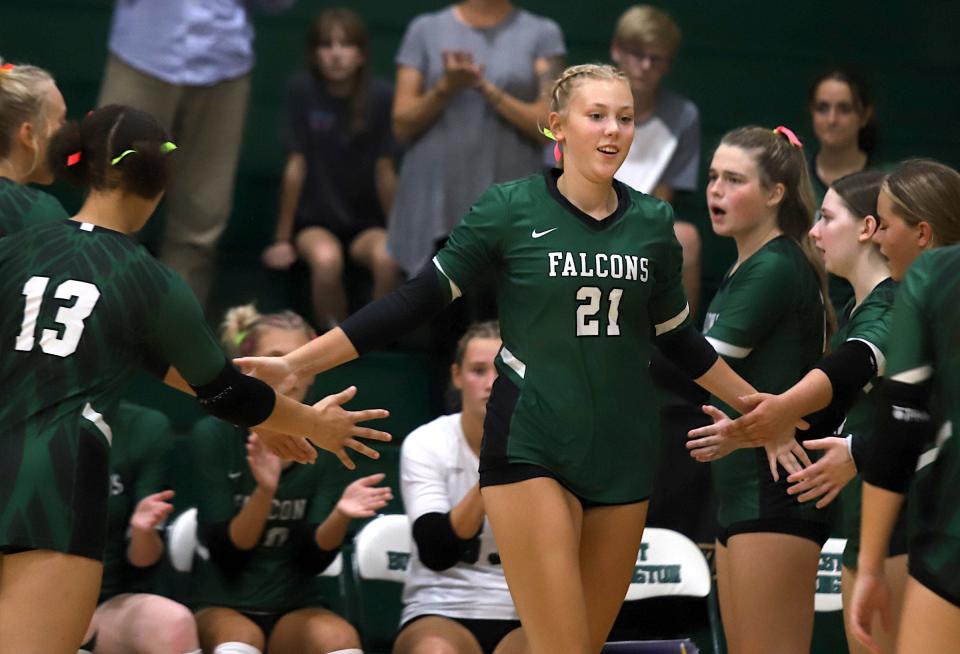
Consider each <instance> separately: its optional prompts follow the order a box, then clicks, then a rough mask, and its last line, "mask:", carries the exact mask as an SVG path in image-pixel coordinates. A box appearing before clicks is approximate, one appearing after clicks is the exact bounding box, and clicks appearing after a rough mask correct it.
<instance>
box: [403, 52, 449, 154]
mask: <svg viewBox="0 0 960 654" xmlns="http://www.w3.org/2000/svg"><path fill="white" fill-rule="evenodd" d="M451 95H452V90H451V89H450V88H449V86H448V85H447V83H446V81H445V79H444V78H440V81H439V82H437V85H436V86H434V87H433V88H431V89H428V90H427V91H424V90H423V75H422V74H421V73H420V71H419V70H417V69H416V68H411V67H409V66H398V67H397V83H396V89H395V91H394V96H393V133H394V136H396V137H397V140H398V141H399V142H400V143H410V142H411V141H413V140H414V139H416V138H417V137H418V136H420V135H421V134H422V133H423V132H425V131H427V129H428V128H429V127H430V126H431V125H433V123H435V122H436V120H437V118H438V117H439V116H440V114H441V113H442V112H443V110H444V109H446V107H447V102H448V101H449V100H450V97H451Z"/></svg>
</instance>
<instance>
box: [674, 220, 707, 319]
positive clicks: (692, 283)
mask: <svg viewBox="0 0 960 654" xmlns="http://www.w3.org/2000/svg"><path fill="white" fill-rule="evenodd" d="M673 233H674V234H676V235H677V240H678V241H680V247H681V249H682V250H683V269H682V273H681V274H682V276H683V288H684V290H685V291H686V292H687V302H689V303H690V314H691V315H696V313H697V309H698V308H699V304H700V272H701V271H700V250H701V241H700V233H699V232H698V231H697V228H696V227H694V226H693V225H692V224H691V223H688V222H684V221H681V220H678V221H676V222H674V223H673Z"/></svg>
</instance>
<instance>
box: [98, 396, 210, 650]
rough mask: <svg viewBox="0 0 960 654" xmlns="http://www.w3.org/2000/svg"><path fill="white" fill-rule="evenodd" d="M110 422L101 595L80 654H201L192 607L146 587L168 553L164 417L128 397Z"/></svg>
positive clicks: (168, 443)
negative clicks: (163, 532) (111, 437)
mask: <svg viewBox="0 0 960 654" xmlns="http://www.w3.org/2000/svg"><path fill="white" fill-rule="evenodd" d="M110 426H111V428H112V430H113V433H114V434H117V435H118V438H116V439H114V440H113V441H112V445H111V448H110V500H109V503H108V505H107V510H108V514H109V515H108V523H107V539H106V553H105V555H104V561H103V582H102V584H101V587H100V600H99V603H98V606H97V610H96V612H95V613H94V614H93V620H91V622H90V628H89V629H88V630H87V635H86V637H85V638H84V639H83V640H84V645H83V646H82V647H81V648H80V651H81V652H92V653H93V654H123V653H125V652H140V653H141V654H184V653H185V652H188V653H191V654H199V652H200V650H199V649H198V648H199V647H200V645H199V644H198V642H197V625H196V623H195V622H194V620H193V614H192V613H191V612H190V609H188V608H187V607H185V606H183V605H182V604H179V603H177V602H174V601H173V600H171V599H168V598H166V597H161V596H160V595H155V594H152V593H149V592H147V591H148V590H149V589H150V588H151V587H152V585H153V584H152V582H153V573H154V571H155V570H156V567H157V563H158V562H159V561H160V558H161V557H162V556H163V551H164V544H163V539H162V538H161V537H160V533H159V532H158V529H160V528H161V527H162V526H163V523H164V521H165V520H166V518H167V516H168V515H170V512H171V511H172V510H173V505H172V504H170V500H171V499H172V498H173V491H172V490H170V482H169V476H168V472H169V469H168V468H167V466H166V462H167V457H168V455H169V453H170V450H171V449H172V447H173V432H172V430H171V427H170V421H169V420H168V419H167V417H166V416H165V415H163V414H162V413H160V412H159V411H154V410H153V409H147V408H144V407H140V406H137V405H135V404H129V403H127V402H123V403H121V404H120V408H119V410H118V411H117V413H116V415H115V417H114V419H113V420H111V423H110Z"/></svg>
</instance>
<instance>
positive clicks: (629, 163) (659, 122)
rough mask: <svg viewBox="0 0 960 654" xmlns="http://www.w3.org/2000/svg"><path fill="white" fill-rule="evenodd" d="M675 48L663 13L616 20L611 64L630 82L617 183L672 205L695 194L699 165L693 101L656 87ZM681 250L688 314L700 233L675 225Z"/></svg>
mask: <svg viewBox="0 0 960 654" xmlns="http://www.w3.org/2000/svg"><path fill="white" fill-rule="evenodd" d="M679 47H680V28H679V27H677V24H676V23H675V22H674V20H673V19H672V18H671V17H670V16H669V15H667V14H666V13H664V12H663V11H661V10H659V9H657V8H655V7H651V6H650V5H635V6H633V7H631V8H629V9H627V10H626V11H625V12H623V14H621V16H620V18H619V19H618V20H617V26H616V29H615V30H614V33H613V43H612V44H611V45H610V56H611V58H612V59H613V61H614V63H616V64H617V66H619V67H620V69H621V70H623V72H624V73H626V75H627V77H629V78H630V90H631V91H632V92H633V108H634V122H635V123H636V128H635V130H634V133H633V145H631V147H630V152H629V153H628V154H627V159H626V161H624V162H623V165H622V166H620V170H618V171H617V174H616V178H617V179H619V180H620V181H621V182H623V183H624V184H627V185H628V186H631V187H633V188H635V189H636V190H638V191H640V192H642V193H649V194H650V195H654V196H656V197H658V198H660V199H661V200H664V201H665V202H671V203H672V202H673V200H674V196H675V194H676V192H677V191H686V192H696V190H697V172H698V170H697V169H698V167H699V166H700V114H699V112H698V111H697V107H696V105H695V104H693V102H691V101H690V100H688V99H687V98H684V97H683V96H681V95H678V94H676V93H674V92H672V91H668V90H667V89H665V88H663V87H661V85H660V83H661V82H662V81H663V78H664V76H665V75H666V74H667V72H668V71H669V70H670V65H671V63H672V62H673V59H674V57H675V56H676V54H677V49H678V48H679ZM673 230H674V232H675V233H676V235H677V240H678V241H680V246H681V247H682V248H683V287H684V289H685V290H686V291H687V300H688V301H689V302H690V312H691V313H693V314H695V313H696V311H697V307H698V303H699V300H700V234H699V233H698V232H697V228H696V227H694V226H693V224H691V223H689V222H685V221H681V220H677V221H676V222H674V224H673Z"/></svg>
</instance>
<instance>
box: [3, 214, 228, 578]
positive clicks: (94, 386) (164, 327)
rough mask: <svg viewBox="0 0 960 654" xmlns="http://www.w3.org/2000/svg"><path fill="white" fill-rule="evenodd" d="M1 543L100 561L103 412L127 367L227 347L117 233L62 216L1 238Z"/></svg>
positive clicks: (198, 381)
mask: <svg viewBox="0 0 960 654" xmlns="http://www.w3.org/2000/svg"><path fill="white" fill-rule="evenodd" d="M0 305H2V306H3V307H5V309H4V311H3V312H2V314H0V388H3V389H4V398H3V403H2V404H0V424H2V425H3V431H2V433H0V550H6V551H13V550H16V549H30V548H34V549H50V550H56V551H60V552H67V553H70V554H76V555H80V556H86V557H89V558H93V559H96V560H100V559H101V558H102V556H103V549H104V538H105V535H106V523H107V490H108V480H109V449H110V443H111V440H112V438H113V434H112V430H111V427H110V425H111V422H112V421H113V420H114V414H115V411H116V407H117V403H118V401H119V398H120V396H121V395H122V394H123V393H124V391H125V390H126V386H127V384H128V383H129V381H130V379H131V378H132V377H133V375H134V374H135V372H136V371H137V369H138V368H140V367H147V368H148V369H149V370H152V371H154V372H156V373H157V374H160V375H162V374H163V373H164V372H165V371H166V369H167V366H168V364H169V365H173V366H175V367H176V368H177V369H178V370H179V371H180V373H181V375H183V377H184V379H186V380H187V381H188V382H190V383H191V384H194V385H202V384H206V383H208V382H210V381H211V380H213V379H214V378H216V377H217V375H218V374H219V373H220V372H221V371H222V370H224V368H225V366H226V365H227V362H226V358H225V356H224V354H223V352H222V351H221V350H220V347H219V346H218V344H217V341H216V338H215V337H214V335H213V333H212V331H211V330H210V328H209V327H208V326H207V324H206V322H205V321H204V318H203V314H202V312H201V310H200V306H199V305H198V303H197V301H196V298H195V297H194V296H193V293H192V292H191V290H190V288H189V287H188V286H187V285H186V283H184V281H183V280H182V279H181V278H180V277H179V276H178V275H177V274H176V273H175V272H173V271H172V270H171V269H170V268H167V267H166V266H164V265H162V264H160V263H159V262H157V261H156V260H155V259H154V258H153V257H151V256H150V254H149V253H148V252H147V251H146V250H145V249H144V248H143V247H142V246H141V245H139V244H138V243H137V242H136V241H134V240H133V239H131V238H130V237H129V236H126V235H124V234H121V233H119V232H115V231H112V230H109V229H104V228H101V227H95V226H94V225H92V224H89V223H80V222H74V221H66V222H63V223H54V224H50V225H44V226H40V227H35V228H30V229H25V230H22V231H20V232H18V233H16V234H13V235H11V236H7V237H6V238H3V239H0Z"/></svg>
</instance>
